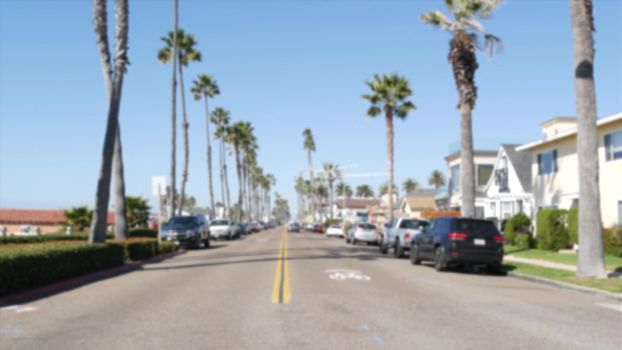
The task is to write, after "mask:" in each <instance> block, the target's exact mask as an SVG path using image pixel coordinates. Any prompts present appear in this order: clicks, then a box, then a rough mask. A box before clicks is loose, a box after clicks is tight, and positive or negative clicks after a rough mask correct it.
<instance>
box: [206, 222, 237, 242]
mask: <svg viewBox="0 0 622 350" xmlns="http://www.w3.org/2000/svg"><path fill="white" fill-rule="evenodd" d="M235 230H236V228H235V223H234V222H233V221H232V220H227V219H219V220H214V221H212V222H211V224H210V227H209V232H210V235H211V236H212V238H213V239H223V238H224V239H227V240H230V239H233V237H234V234H235Z"/></svg>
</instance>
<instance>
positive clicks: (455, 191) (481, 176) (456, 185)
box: [436, 151, 497, 218]
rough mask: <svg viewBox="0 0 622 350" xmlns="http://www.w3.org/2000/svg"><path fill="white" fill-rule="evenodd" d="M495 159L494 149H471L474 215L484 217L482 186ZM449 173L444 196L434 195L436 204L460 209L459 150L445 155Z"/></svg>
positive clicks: (484, 205) (488, 177)
mask: <svg viewBox="0 0 622 350" xmlns="http://www.w3.org/2000/svg"><path fill="white" fill-rule="evenodd" d="M496 159H497V152H496V151H473V162H474V163H475V186H476V187H475V217H477V218H484V217H485V208H486V204H487V201H486V195H485V193H484V188H485V187H486V185H487V184H488V180H489V179H490V176H491V175H492V171H493V169H494V167H495V163H496ZM445 161H446V162H447V168H448V169H449V175H448V177H447V185H448V186H447V188H448V191H447V194H446V197H445V198H440V197H439V196H438V195H437V197H436V203H437V206H438V207H439V208H441V209H447V210H458V211H459V210H460V209H461V208H462V194H461V191H460V151H458V152H455V153H452V154H450V155H448V156H447V157H445Z"/></svg>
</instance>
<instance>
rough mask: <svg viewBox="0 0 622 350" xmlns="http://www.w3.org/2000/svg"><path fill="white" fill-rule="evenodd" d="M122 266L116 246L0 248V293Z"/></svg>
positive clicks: (77, 244)
mask: <svg viewBox="0 0 622 350" xmlns="http://www.w3.org/2000/svg"><path fill="white" fill-rule="evenodd" d="M120 265H123V249H122V247H120V246H117V245H108V244H86V243H83V242H75V241H56V242H48V243H37V244H6V245H4V246H2V247H1V248H0V276H1V278H0V295H7V294H9V293H14V292H18V291H20V290H25V289H28V288H33V287H38V286H42V285H45V284H48V283H52V282H56V281H60V280H63V279H67V278H72V277H76V276H80V275H83V274H87V273H91V272H95V271H98V270H102V269H106V268H110V267H114V266H120Z"/></svg>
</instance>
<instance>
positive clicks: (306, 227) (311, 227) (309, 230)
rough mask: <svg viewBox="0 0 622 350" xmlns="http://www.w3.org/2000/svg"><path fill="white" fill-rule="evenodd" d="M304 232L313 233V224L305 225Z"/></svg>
mask: <svg viewBox="0 0 622 350" xmlns="http://www.w3.org/2000/svg"><path fill="white" fill-rule="evenodd" d="M304 230H305V231H307V232H311V231H313V224H311V223H307V224H305V225H304Z"/></svg>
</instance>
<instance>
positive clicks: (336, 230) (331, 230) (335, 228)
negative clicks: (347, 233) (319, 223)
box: [326, 225, 344, 238]
mask: <svg viewBox="0 0 622 350" xmlns="http://www.w3.org/2000/svg"><path fill="white" fill-rule="evenodd" d="M335 236H337V237H341V238H343V236H344V234H343V227H342V226H340V225H330V226H329V227H328V229H326V237H335Z"/></svg>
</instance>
